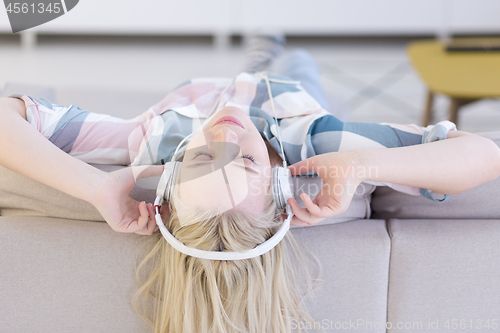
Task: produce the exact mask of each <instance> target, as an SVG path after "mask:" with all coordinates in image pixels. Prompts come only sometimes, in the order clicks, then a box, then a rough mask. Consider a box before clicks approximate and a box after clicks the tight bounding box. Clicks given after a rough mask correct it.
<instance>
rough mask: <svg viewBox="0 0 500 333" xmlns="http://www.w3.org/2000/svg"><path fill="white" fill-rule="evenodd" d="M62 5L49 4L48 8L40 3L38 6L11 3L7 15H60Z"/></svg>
mask: <svg viewBox="0 0 500 333" xmlns="http://www.w3.org/2000/svg"><path fill="white" fill-rule="evenodd" d="M59 5H60V3H57V2H56V3H49V4H48V5H47V6H45V5H44V3H42V2H40V3H38V4H34V3H32V4H28V3H25V2H24V3H19V2H15V3H9V5H8V6H7V8H6V10H7V13H16V14H17V13H24V14H26V13H40V14H41V13H45V12H48V13H52V12H54V14H58V13H59V12H60V11H61V7H59Z"/></svg>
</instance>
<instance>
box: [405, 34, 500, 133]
mask: <svg viewBox="0 0 500 333" xmlns="http://www.w3.org/2000/svg"><path fill="white" fill-rule="evenodd" d="M407 50H408V54H409V56H410V59H411V62H412V63H413V66H414V67H415V69H416V70H417V72H418V74H419V75H420V77H421V78H422V79H423V80H424V82H425V83H426V84H427V88H428V91H427V98H426V103H425V112H424V117H423V124H424V126H427V125H429V123H430V122H431V121H432V113H433V110H432V106H433V102H434V94H435V93H441V94H444V95H447V96H449V98H450V106H449V110H448V112H449V120H450V121H452V122H454V123H455V124H457V121H458V119H457V114H458V110H459V108H460V107H461V106H463V105H465V104H468V103H470V102H474V101H477V100H479V99H482V98H495V97H500V52H497V51H478V52H475V51H454V52H447V51H446V47H445V45H444V44H443V43H441V42H440V41H437V40H430V41H416V42H411V43H410V44H409V45H408V49H407ZM457 125H458V124H457Z"/></svg>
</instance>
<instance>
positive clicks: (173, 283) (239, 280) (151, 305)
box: [134, 191, 319, 333]
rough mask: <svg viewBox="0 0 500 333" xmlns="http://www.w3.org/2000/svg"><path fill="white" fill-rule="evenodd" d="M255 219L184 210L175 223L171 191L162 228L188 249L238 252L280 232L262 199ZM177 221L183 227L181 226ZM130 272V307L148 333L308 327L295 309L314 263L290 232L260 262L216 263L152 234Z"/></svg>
mask: <svg viewBox="0 0 500 333" xmlns="http://www.w3.org/2000/svg"><path fill="white" fill-rule="evenodd" d="M266 200H267V202H266V209H265V211H264V212H262V213H259V214H258V215H251V214H248V213H243V212H239V211H237V210H234V209H233V210H230V211H227V212H224V213H222V214H220V215H218V216H215V217H214V216H212V215H211V214H210V215H208V214H209V213H207V212H203V211H198V210H196V209H195V208H192V209H191V214H190V216H189V219H190V223H189V224H187V225H186V224H183V225H181V224H180V223H179V217H178V215H177V211H176V209H175V206H177V205H178V204H179V203H182V201H181V200H180V198H179V196H178V193H177V191H174V193H173V197H172V202H175V203H176V205H173V204H171V205H170V214H169V217H168V221H166V223H165V226H166V227H167V228H168V229H169V231H170V232H171V233H172V234H173V235H174V236H175V237H176V238H177V239H178V240H179V241H181V242H182V243H184V244H185V245H187V246H189V247H194V248H198V249H202V250H210V251H242V250H247V249H251V248H253V247H255V246H257V245H258V244H261V243H262V242H264V241H266V240H267V239H268V238H270V237H271V236H272V235H273V234H274V233H275V232H276V231H277V230H278V229H279V227H280V226H281V223H282V219H281V213H280V212H278V211H277V209H276V205H275V203H274V200H273V199H272V197H270V196H266ZM184 218H185V217H184V216H183V221H184ZM144 249H145V252H144V258H143V260H142V262H141V264H140V265H139V266H138V267H137V280H138V284H139V290H138V292H137V293H136V295H135V297H134V308H135V309H136V311H137V312H138V313H139V314H140V315H141V317H142V318H143V319H144V320H145V321H146V322H147V323H148V324H149V325H150V326H151V327H152V328H153V329H154V332H157V333H159V332H169V333H181V332H182V333H193V332H203V333H205V332H207V333H208V332H212V333H229V332H251V333H262V332H269V333H271V332H272V333H278V332H280V333H281V332H291V324H292V319H295V320H296V321H298V322H299V321H302V322H303V321H308V322H312V319H311V318H310V317H309V315H307V313H306V312H305V310H303V308H302V306H301V303H302V300H303V298H304V297H305V296H306V294H308V293H309V292H310V291H311V290H312V289H313V287H314V286H315V282H314V281H313V279H312V278H311V274H310V273H309V270H308V266H311V263H312V265H314V266H315V267H314V268H316V269H317V273H318V274H319V263H318V261H317V259H316V258H315V257H314V256H313V255H312V254H311V253H310V252H309V251H307V249H305V248H303V247H299V245H298V243H297V242H296V241H295V239H294V237H293V235H292V234H291V232H288V233H287V235H286V236H285V238H284V239H283V240H282V241H281V242H280V243H279V244H278V245H277V246H276V247H274V248H273V249H272V250H270V251H269V252H267V253H265V254H263V255H262V256H260V257H256V258H251V259H246V260H235V261H217V260H206V259H199V258H195V257H191V256H188V255H185V254H183V253H181V252H178V251H176V250H175V249H173V248H172V247H171V246H170V245H169V244H168V243H167V242H166V241H165V240H164V239H163V237H162V235H161V234H160V233H156V234H155V235H154V236H152V237H151V238H150V240H149V241H148V243H147V244H146V246H145V248H144Z"/></svg>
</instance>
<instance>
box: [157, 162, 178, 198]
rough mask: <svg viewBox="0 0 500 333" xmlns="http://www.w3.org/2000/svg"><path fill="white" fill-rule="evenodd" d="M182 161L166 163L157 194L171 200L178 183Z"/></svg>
mask: <svg viewBox="0 0 500 333" xmlns="http://www.w3.org/2000/svg"><path fill="white" fill-rule="evenodd" d="M181 166H182V162H177V161H174V162H168V163H166V164H165V166H164V169H163V174H162V175H161V178H160V182H159V183H158V188H157V189H156V196H159V197H162V198H163V199H164V200H166V201H167V202H170V198H171V197H172V192H173V188H174V186H175V185H176V184H177V183H178V180H179V176H180V170H181Z"/></svg>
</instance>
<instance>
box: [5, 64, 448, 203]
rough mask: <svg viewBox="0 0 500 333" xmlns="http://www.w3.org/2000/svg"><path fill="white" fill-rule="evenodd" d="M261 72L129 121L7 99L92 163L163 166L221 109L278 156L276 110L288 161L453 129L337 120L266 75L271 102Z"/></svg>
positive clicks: (182, 93) (182, 88)
mask: <svg viewBox="0 0 500 333" xmlns="http://www.w3.org/2000/svg"><path fill="white" fill-rule="evenodd" d="M263 75H264V73H255V74H249V73H241V74H239V75H238V76H237V77H236V78H234V79H226V78H200V79H193V80H189V81H187V82H184V83H183V84H181V85H179V86H178V87H177V88H175V89H174V90H173V91H172V92H171V93H169V94H168V95H167V96H166V97H165V98H164V99H162V100H161V101H160V102H159V103H157V104H155V105H153V106H152V107H150V108H149V109H148V110H147V111H145V112H144V113H142V114H140V115H139V116H137V117H135V118H133V119H129V120H125V119H121V118H116V117H112V116H109V115H104V114H97V113H92V112H89V111H84V110H81V109H80V108H78V107H77V106H75V105H71V106H69V107H68V106H61V105H56V104H53V103H51V102H50V101H48V100H46V99H44V98H33V97H29V96H26V95H12V96H11V97H17V98H20V99H22V100H23V101H24V102H25V104H26V115H27V120H28V122H29V123H30V124H31V125H32V126H34V127H35V128H36V129H37V130H38V131H39V132H40V133H41V134H42V135H44V136H45V137H46V138H47V139H48V140H49V141H51V142H52V143H54V144H55V145H56V146H57V147H59V148H60V149H62V150H63V151H65V152H66V153H68V154H70V155H72V156H74V157H76V158H78V159H80V160H82V161H85V162H87V163H96V164H121V165H143V164H164V163H166V162H168V161H170V159H171V158H172V156H173V154H174V151H175V149H176V147H177V146H178V145H179V143H180V142H181V141H182V140H183V139H184V138H185V137H186V136H188V135H190V134H191V133H192V132H193V131H196V130H197V129H198V128H199V127H200V126H201V125H202V123H203V121H205V120H206V119H207V118H208V117H209V116H210V115H211V114H212V115H213V114H215V112H216V111H217V110H219V109H221V108H223V107H226V106H236V107H238V108H240V109H242V110H243V111H245V112H246V113H247V114H248V115H249V116H250V119H251V120H252V122H253V124H254V125H255V126H256V128H257V129H258V130H259V132H260V133H261V135H262V136H263V137H264V138H265V139H267V140H268V141H269V143H270V144H271V146H272V147H273V148H274V149H275V150H276V151H277V152H278V153H279V154H280V155H281V148H280V144H279V141H278V139H277V135H278V133H277V129H276V122H275V120H274V118H273V112H276V118H277V119H278V126H279V129H280V133H279V135H281V139H282V141H283V148H284V152H285V156H284V158H286V161H287V162H288V164H294V163H296V162H298V161H301V160H303V159H306V158H309V157H312V156H315V155H319V154H324V153H329V152H341V151H348V150H352V149H359V148H392V147H404V146H411V145H416V144H422V143H427V142H432V141H437V140H442V139H446V135H447V133H448V131H449V130H451V129H456V128H455V126H454V124H452V123H450V122H448V121H445V122H441V123H438V124H437V125H434V126H428V127H426V128H423V127H419V126H417V125H396V124H375V123H355V122H342V121H340V120H338V119H337V118H335V117H334V116H333V115H331V114H330V113H329V112H327V111H326V110H324V109H323V108H322V107H321V106H320V105H319V104H318V102H316V101H315V100H314V99H313V98H312V97H311V96H310V95H309V94H308V93H307V92H306V91H305V90H304V89H303V88H302V87H301V86H300V83H299V82H294V81H290V79H288V78H286V77H280V76H275V75H269V76H268V78H269V83H270V89H271V94H272V99H270V98H269V94H268V88H267V85H266V80H265V79H264V76H263ZM273 103H274V111H273V107H272V104H273ZM282 157H283V156H282ZM374 184H376V185H388V186H391V187H393V188H394V189H396V190H399V191H403V192H406V193H409V194H419V193H420V194H422V195H424V196H426V197H428V198H429V199H432V200H435V199H433V198H432V196H430V195H428V194H429V192H428V191H427V190H425V189H418V188H412V187H408V186H401V185H396V184H387V183H374Z"/></svg>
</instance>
